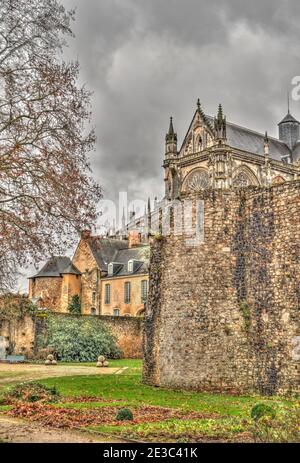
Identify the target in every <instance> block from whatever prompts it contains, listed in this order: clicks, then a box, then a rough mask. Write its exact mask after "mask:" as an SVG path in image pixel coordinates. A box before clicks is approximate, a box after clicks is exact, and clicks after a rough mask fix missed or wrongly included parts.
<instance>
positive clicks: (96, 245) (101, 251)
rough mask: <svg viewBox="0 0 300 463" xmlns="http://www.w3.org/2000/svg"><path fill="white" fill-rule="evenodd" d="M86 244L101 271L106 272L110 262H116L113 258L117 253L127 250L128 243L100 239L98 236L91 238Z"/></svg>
mask: <svg viewBox="0 0 300 463" xmlns="http://www.w3.org/2000/svg"><path fill="white" fill-rule="evenodd" d="M87 242H88V244H89V246H90V249H91V251H92V254H93V256H94V258H95V259H96V262H97V264H98V266H99V268H100V269H101V270H103V271H107V266H108V264H109V263H110V262H112V261H114V262H117V260H116V258H115V256H116V255H117V253H118V251H120V250H122V249H126V248H128V241H124V240H115V239H110V238H101V237H100V236H91V237H90V238H88V239H87Z"/></svg>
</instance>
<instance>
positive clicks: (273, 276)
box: [143, 182, 300, 394]
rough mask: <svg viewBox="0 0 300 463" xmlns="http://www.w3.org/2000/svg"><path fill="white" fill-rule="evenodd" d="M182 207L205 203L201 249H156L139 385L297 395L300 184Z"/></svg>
mask: <svg viewBox="0 0 300 463" xmlns="http://www.w3.org/2000/svg"><path fill="white" fill-rule="evenodd" d="M185 199H190V200H191V199H192V200H193V201H196V199H198V200H199V199H202V200H204V242H203V243H199V244H197V245H191V243H188V242H187V239H186V236H183V235H176V234H174V233H173V232H172V231H171V233H170V234H169V236H166V237H163V238H160V239H158V240H154V243H153V246H152V255H151V264H150V294H149V305H148V309H147V312H146V318H145V340H144V348H145V366H144V374H143V378H144V381H145V382H147V383H150V384H155V385H161V386H166V387H172V388H186V389H195V390H203V391H205V390H207V391H222V392H226V391H227V392H233V393H249V392H258V393H262V394H276V393H281V392H283V391H285V392H290V391H296V390H297V391H299V386H300V361H299V360H300V355H299V354H300V352H299V344H300V343H299V336H300V321H299V314H300V182H292V183H289V184H282V185H278V186H274V187H271V188H268V189H259V188H252V189H247V190H239V191H230V192H228V191H226V192H225V191H223V192H222V191H219V192H217V191H207V192H203V193H199V194H197V195H194V196H189V197H186V198H185ZM195 210H196V209H195V207H194V208H193V216H194V218H195V214H196V212H195Z"/></svg>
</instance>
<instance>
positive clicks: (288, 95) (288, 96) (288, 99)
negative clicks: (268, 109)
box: [287, 92, 290, 114]
mask: <svg viewBox="0 0 300 463" xmlns="http://www.w3.org/2000/svg"><path fill="white" fill-rule="evenodd" d="M287 105H288V114H290V93H289V92H287Z"/></svg>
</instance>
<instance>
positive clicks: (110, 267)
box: [108, 263, 114, 276]
mask: <svg viewBox="0 0 300 463" xmlns="http://www.w3.org/2000/svg"><path fill="white" fill-rule="evenodd" d="M113 274H114V264H113V263H111V264H108V275H109V276H112V275H113Z"/></svg>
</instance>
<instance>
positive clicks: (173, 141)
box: [166, 117, 177, 157]
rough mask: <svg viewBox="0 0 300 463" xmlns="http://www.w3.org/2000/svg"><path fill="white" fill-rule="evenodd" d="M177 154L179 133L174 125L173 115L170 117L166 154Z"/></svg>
mask: <svg viewBox="0 0 300 463" xmlns="http://www.w3.org/2000/svg"><path fill="white" fill-rule="evenodd" d="M167 155H168V156H170V155H171V157H172V156H176V155H177V133H175V131H174V127H173V117H170V125H169V131H168V133H167V135H166V156H167Z"/></svg>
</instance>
